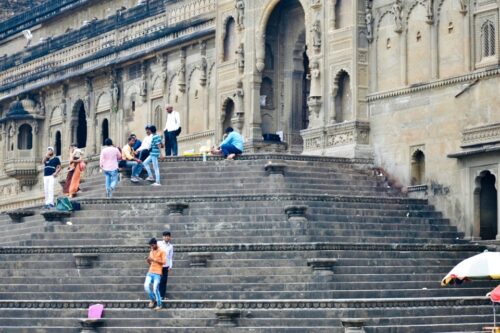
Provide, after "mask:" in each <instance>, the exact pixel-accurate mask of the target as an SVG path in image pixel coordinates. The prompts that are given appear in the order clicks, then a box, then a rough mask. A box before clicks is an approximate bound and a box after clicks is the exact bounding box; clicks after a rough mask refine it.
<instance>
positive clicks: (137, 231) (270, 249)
mask: <svg viewBox="0 0 500 333" xmlns="http://www.w3.org/2000/svg"><path fill="white" fill-rule="evenodd" d="M369 162H370V161H366V160H346V159H334V158H325V157H307V156H291V155H245V156H243V157H242V158H241V159H239V160H237V161H224V160H221V159H219V158H213V157H210V158H209V159H208V161H207V162H202V161H201V159H200V158H175V159H169V160H167V161H166V162H163V163H161V173H162V184H163V186H161V187H151V186H149V185H148V184H146V183H142V184H138V185H137V184H132V183H131V182H130V181H129V180H128V179H125V178H124V179H122V181H121V182H120V185H119V187H118V188H117V191H116V193H115V195H114V197H113V198H112V199H107V198H104V186H103V176H102V175H99V174H98V173H97V172H96V170H95V168H94V169H92V168H89V170H88V171H89V173H90V174H91V177H89V178H87V179H86V180H85V182H84V183H83V184H82V189H83V193H82V194H81V195H80V196H79V197H78V201H79V202H80V203H81V205H82V210H81V211H77V212H74V213H72V215H71V216H69V217H60V218H59V220H57V219H56V221H52V222H47V221H45V219H44V217H43V216H42V215H41V214H40V211H39V209H38V208H36V207H35V208H33V210H34V211H35V214H34V215H32V216H28V217H25V218H23V219H21V223H19V222H18V223H14V222H12V221H11V219H10V218H9V216H7V215H2V216H0V262H1V265H0V308H1V311H0V332H80V331H84V330H87V331H91V330H95V331H97V332H163V331H165V330H166V329H169V330H172V331H175V332H334V333H336V332H351V330H356V329H360V328H361V327H364V330H365V331H366V332H368V333H371V332H380V333H382V332H383V333H386V332H389V333H391V332H405V333H406V332H418V333H426V332H429V333H432V332H448V333H451V332H479V331H481V329H482V327H483V326H487V325H489V324H491V323H492V321H493V314H492V307H491V304H490V303H489V301H488V299H487V298H486V297H484V295H485V294H486V293H487V292H488V291H489V290H491V289H492V288H494V287H495V286H496V284H495V283H493V282H491V281H481V282H472V283H469V284H466V285H464V286H461V287H458V288H456V287H450V288H441V287H440V285H439V281H440V279H441V278H442V277H443V276H444V275H445V274H446V273H447V272H448V271H449V270H450V269H451V268H452V267H453V266H454V265H455V264H457V263H458V262H460V261H461V260H463V259H465V258H467V257H469V256H472V255H474V254H476V253H478V252H480V251H483V250H484V249H485V247H484V246H481V245H478V244H471V243H469V242H467V241H465V240H463V239H462V237H463V235H462V234H461V233H459V232H457V230H456V228H455V227H454V226H451V225H450V223H449V221H448V220H447V219H445V218H443V217H442V215H441V213H440V212H437V211H435V210H434V208H433V207H432V206H431V205H429V204H428V203H427V201H425V200H419V199H409V198H406V197H403V196H402V195H401V194H400V193H398V191H396V190H395V189H392V188H390V187H388V186H387V184H386V183H385V182H384V179H383V178H382V177H379V176H377V175H375V174H374V173H373V172H372V171H371V169H370V165H369ZM165 229H168V230H170V231H171V232H172V234H173V242H174V244H175V253H176V254H175V263H174V269H173V270H172V273H171V276H170V277H169V288H168V297H169V301H168V302H167V303H166V309H165V310H163V311H161V312H153V311H151V310H149V309H147V308H146V305H147V299H146V296H145V294H144V292H143V287H142V284H143V281H144V275H145V272H146V270H147V266H146V263H145V260H144V259H145V256H146V255H147V251H148V248H147V246H146V245H145V244H146V243H147V240H149V239H150V238H151V237H153V236H155V237H158V238H160V235H161V232H162V231H163V230H165ZM95 303H103V304H104V305H105V306H106V310H105V318H104V320H103V322H98V323H91V322H88V321H81V320H80V319H81V318H84V317H85V316H86V308H87V307H88V306H89V305H90V304H95ZM94 326H95V327H97V328H93V327H94ZM82 327H84V328H82Z"/></svg>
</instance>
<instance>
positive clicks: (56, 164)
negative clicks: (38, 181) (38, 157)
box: [42, 147, 61, 209]
mask: <svg viewBox="0 0 500 333" xmlns="http://www.w3.org/2000/svg"><path fill="white" fill-rule="evenodd" d="M42 163H43V165H44V168H43V189H44V192H45V209H50V208H54V183H55V182H54V179H55V177H57V175H58V174H59V172H60V171H61V161H60V160H59V158H58V157H57V156H55V154H54V148H53V147H48V148H47V154H46V155H45V157H44V158H43V161H42Z"/></svg>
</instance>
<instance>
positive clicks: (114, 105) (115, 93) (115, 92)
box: [110, 70, 120, 112]
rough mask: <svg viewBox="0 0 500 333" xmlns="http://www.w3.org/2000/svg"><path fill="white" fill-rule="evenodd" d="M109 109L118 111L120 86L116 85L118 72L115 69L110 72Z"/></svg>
mask: <svg viewBox="0 0 500 333" xmlns="http://www.w3.org/2000/svg"><path fill="white" fill-rule="evenodd" d="M110 90H111V91H110V94H111V110H112V111H114V112H117V111H118V104H119V102H120V87H119V86H118V73H117V72H116V70H113V71H112V72H111V88H110Z"/></svg>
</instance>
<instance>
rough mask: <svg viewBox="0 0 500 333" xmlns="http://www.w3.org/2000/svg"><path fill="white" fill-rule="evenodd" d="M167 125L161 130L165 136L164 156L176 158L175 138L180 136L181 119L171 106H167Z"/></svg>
mask: <svg viewBox="0 0 500 333" xmlns="http://www.w3.org/2000/svg"><path fill="white" fill-rule="evenodd" d="M166 110H167V123H166V124H165V128H164V129H163V134H165V141H166V145H165V155H166V156H170V155H173V156H177V136H178V135H179V134H180V128H181V117H180V115H179V112H177V111H174V108H173V107H172V106H170V105H169V106H167V109H166Z"/></svg>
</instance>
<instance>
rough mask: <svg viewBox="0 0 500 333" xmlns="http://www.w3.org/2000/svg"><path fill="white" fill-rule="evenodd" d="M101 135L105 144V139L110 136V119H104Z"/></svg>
mask: <svg viewBox="0 0 500 333" xmlns="http://www.w3.org/2000/svg"><path fill="white" fill-rule="evenodd" d="M101 137H102V145H103V146H104V141H105V140H106V139H107V138H109V124H108V120H107V119H104V120H103V121H102V125H101Z"/></svg>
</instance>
